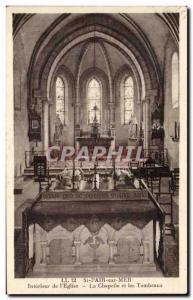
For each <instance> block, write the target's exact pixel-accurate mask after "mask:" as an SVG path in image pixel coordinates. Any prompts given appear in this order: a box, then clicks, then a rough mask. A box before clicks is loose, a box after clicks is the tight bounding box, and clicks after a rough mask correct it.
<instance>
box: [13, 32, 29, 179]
mask: <svg viewBox="0 0 193 300" xmlns="http://www.w3.org/2000/svg"><path fill="white" fill-rule="evenodd" d="M24 48H25V45H24V44H23V39H22V35H21V33H18V34H17V37H16V38H15V40H14V63H13V64H14V68H13V69H14V70H13V76H14V151H15V157H14V159H15V172H14V174H15V177H18V176H21V175H22V174H23V170H24V168H25V151H26V150H29V140H28V114H27V67H26V60H25V51H24Z"/></svg>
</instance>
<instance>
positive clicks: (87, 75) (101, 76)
mask: <svg viewBox="0 0 193 300" xmlns="http://www.w3.org/2000/svg"><path fill="white" fill-rule="evenodd" d="M91 78H96V79H97V80H98V81H99V82H100V84H101V90H102V99H101V112H102V116H101V120H102V122H101V126H100V127H101V131H102V132H104V131H107V130H108V124H109V117H108V99H109V95H110V87H109V81H108V77H107V75H106V74H105V73H104V72H103V70H101V69H98V68H93V67H92V68H89V69H87V70H86V71H84V72H83V73H82V75H81V76H80V80H79V107H80V110H79V114H80V126H81V128H82V129H83V130H85V131H89V130H90V125H89V124H88V122H87V105H88V102H87V88H88V82H89V80H90V79H91ZM77 121H78V120H77Z"/></svg>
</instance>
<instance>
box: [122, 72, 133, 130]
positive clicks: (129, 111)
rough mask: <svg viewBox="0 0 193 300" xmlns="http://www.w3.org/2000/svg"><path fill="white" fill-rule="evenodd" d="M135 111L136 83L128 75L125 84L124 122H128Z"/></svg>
mask: <svg viewBox="0 0 193 300" xmlns="http://www.w3.org/2000/svg"><path fill="white" fill-rule="evenodd" d="M133 113H134V84H133V78H132V77H131V76H128V77H126V78H125V80H124V84H123V114H124V118H123V121H124V124H128V123H129V121H130V119H131V117H132V116H133Z"/></svg>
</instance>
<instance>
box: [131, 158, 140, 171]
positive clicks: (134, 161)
mask: <svg viewBox="0 0 193 300" xmlns="http://www.w3.org/2000/svg"><path fill="white" fill-rule="evenodd" d="M129 167H130V168H131V169H137V168H139V162H138V161H136V160H131V161H130V162H129Z"/></svg>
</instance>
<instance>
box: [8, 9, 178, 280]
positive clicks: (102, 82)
mask: <svg viewBox="0 0 193 300" xmlns="http://www.w3.org/2000/svg"><path fill="white" fill-rule="evenodd" d="M178 58H179V14H178V13H161V14H159V13H130V14H125V13H120V14H119V13H114V14H113V13H112V14H110V13H109V14H106V13H93V14H91V13H87V14H83V13H82V14H81V13H73V14H71V13H69V14H56V13H54V14H44V13H41V14H40V13H38V14H13V84H14V183H15V185H14V205H15V220H14V240H15V244H14V245H15V246H14V248H15V258H14V259H15V277H17V278H22V277H61V276H62V277H64V276H84V275H85V274H86V275H88V274H90V275H93V276H96V275H102V276H104V275H108V276H117V275H120V274H124V275H128V276H136V277H143V276H144V277H147V276H149V277H164V276H168V277H176V276H179V270H178V269H179V254H178V253H179V249H178V248H179V239H178V232H179V230H178V228H179V227H178V226H179V220H178V205H179V202H178V192H179V139H180V122H179V67H178V65H179V62H178ZM96 147H98V148H96ZM64 149H68V153H67V152H66V156H65V157H63V155H62V153H64V152H63V151H64ZM72 149H74V150H72ZM95 149H97V151H98V152H97V153H98V156H97V158H96V159H93V151H95ZM71 150H72V153H71V154H72V155H71V156H70V155H69V152H71ZM99 150H100V151H103V150H104V151H103V153H102V154H101V153H99V152H100V151H99ZM109 151H112V152H111V153H110V154H111V155H110V159H109ZM80 152H81V154H82V156H81V157H80V159H79V160H78V159H76V157H77V155H79V156H80ZM128 152H129V155H128ZM48 153H49V154H50V157H49V158H50V159H48ZM78 153H79V154H78ZM95 154H96V153H95ZM118 156H119V158H118ZM62 158H64V159H62Z"/></svg>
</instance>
